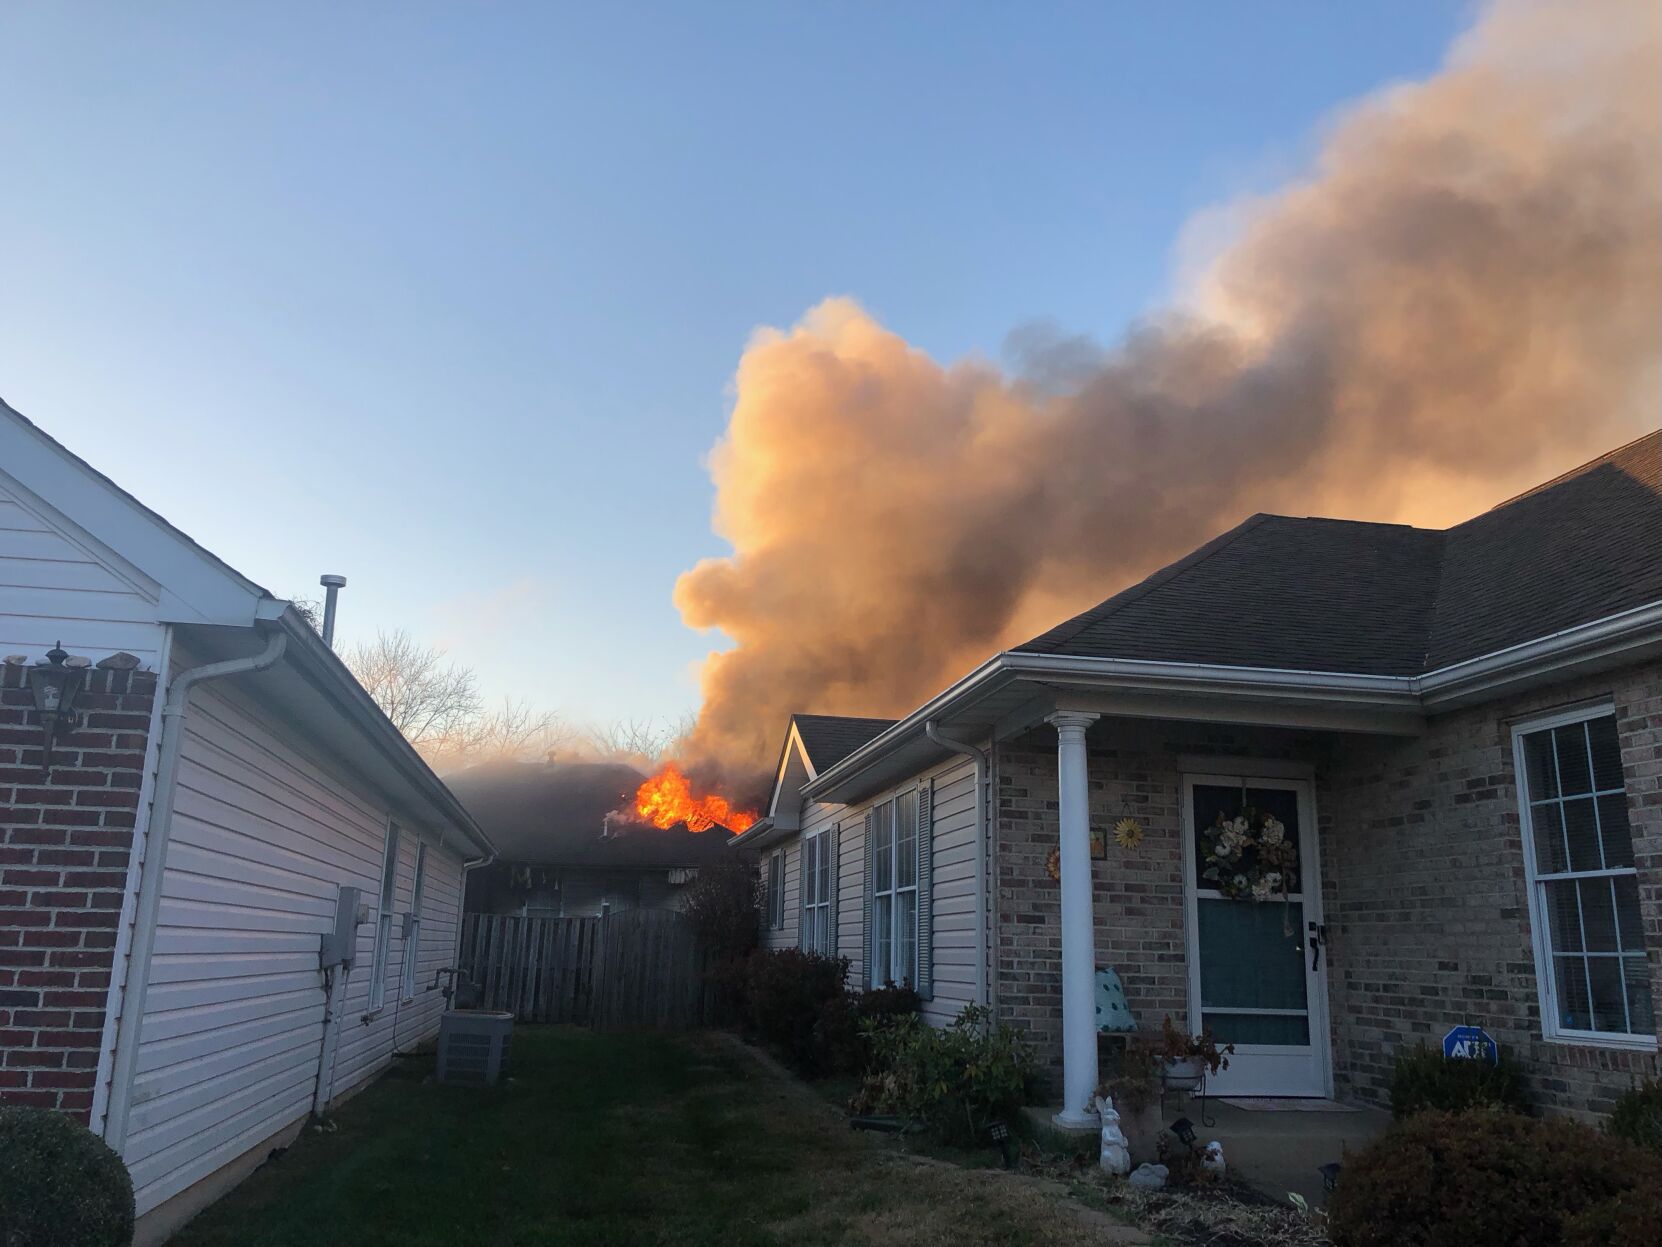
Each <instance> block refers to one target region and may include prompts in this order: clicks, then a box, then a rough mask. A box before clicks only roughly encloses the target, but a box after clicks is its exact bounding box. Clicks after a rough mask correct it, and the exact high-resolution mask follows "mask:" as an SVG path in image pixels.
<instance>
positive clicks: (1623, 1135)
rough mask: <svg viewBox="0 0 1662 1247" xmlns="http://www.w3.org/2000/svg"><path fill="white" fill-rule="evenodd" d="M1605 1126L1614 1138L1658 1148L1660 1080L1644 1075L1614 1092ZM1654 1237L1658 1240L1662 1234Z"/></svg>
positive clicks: (1661, 1136)
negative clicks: (1629, 1087)
mask: <svg viewBox="0 0 1662 1247" xmlns="http://www.w3.org/2000/svg"><path fill="white" fill-rule="evenodd" d="M1605 1129H1607V1130H1609V1131H1610V1133H1611V1134H1613V1135H1615V1136H1616V1137H1617V1138H1618V1139H1626V1140H1627V1141H1628V1142H1629V1143H1637V1144H1638V1145H1639V1146H1640V1147H1645V1148H1649V1149H1650V1150H1651V1151H1653V1152H1662V1082H1658V1081H1657V1080H1656V1079H1654V1078H1647V1079H1645V1081H1644V1082H1643V1083H1642V1084H1640V1085H1639V1086H1637V1087H1634V1088H1633V1089H1632V1090H1631V1091H1624V1092H1623V1093H1622V1094H1621V1095H1619V1096H1617V1097H1616V1107H1615V1108H1613V1109H1612V1110H1611V1111H1610V1120H1609V1122H1607V1123H1606V1125H1605ZM1657 1241H1658V1242H1662V1238H1658V1239H1657Z"/></svg>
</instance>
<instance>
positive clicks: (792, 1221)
mask: <svg viewBox="0 0 1662 1247" xmlns="http://www.w3.org/2000/svg"><path fill="white" fill-rule="evenodd" d="M410 1066H411V1068H401V1069H400V1070H398V1071H395V1072H394V1073H392V1074H390V1075H388V1076H387V1077H385V1078H383V1079H381V1080H380V1081H379V1082H377V1083H376V1084H374V1085H373V1086H371V1087H370V1088H368V1089H367V1090H365V1091H364V1092H363V1093H362V1094H360V1095H359V1096H357V1097H356V1098H354V1099H352V1100H351V1101H349V1102H348V1103H346V1104H345V1105H344V1106H342V1107H341V1109H340V1110H339V1113H338V1114H337V1116H336V1119H335V1122H336V1125H337V1127H338V1128H337V1129H336V1130H335V1131H334V1132H332V1133H327V1132H322V1133H320V1132H316V1131H311V1130H308V1131H307V1133H306V1134H305V1135H304V1136H303V1137H302V1138H301V1140H300V1141H299V1142H298V1143H296V1144H295V1146H294V1147H292V1148H290V1149H289V1151H288V1152H287V1153H286V1154H284V1155H283V1156H281V1157H279V1158H278V1159H276V1160H274V1161H272V1162H270V1163H268V1164H266V1165H265V1166H263V1167H262V1168H261V1169H260V1170H259V1171H258V1172H257V1173H255V1174H254V1176H253V1177H251V1178H249V1180H248V1181H247V1182H245V1183H243V1185H241V1186H240V1187H238V1188H237V1189H236V1190H234V1191H233V1192H231V1194H230V1195H228V1196H227V1197H226V1198H225V1199H224V1200H222V1201H220V1203H218V1204H216V1205H215V1206H214V1207H212V1208H210V1209H209V1210H208V1211H207V1212H205V1213H203V1214H202V1215H201V1216H199V1217H198V1218H197V1219H196V1220H195V1221H193V1222H191V1223H190V1225H189V1226H187V1227H186V1228H185V1230H184V1231H183V1232H182V1233H181V1234H180V1235H179V1236H178V1237H177V1238H176V1239H174V1240H173V1241H174V1243H175V1244H177V1247H290V1245H292V1247H321V1245H327V1244H342V1245H343V1247H345V1245H348V1244H350V1245H351V1247H372V1245H374V1244H399V1245H400V1247H425V1245H427V1244H434V1245H437V1244H444V1245H446V1247H451V1245H459V1244H492V1245H495V1244H504V1245H506V1244H524V1245H526V1247H530V1245H532V1244H535V1245H536V1247H553V1245H556V1244H573V1245H575V1244H583V1245H584V1247H606V1245H608V1244H658V1243H662V1244H686V1245H697V1244H711V1245H712V1247H714V1245H716V1244H720V1247H746V1245H748V1244H756V1245H758V1247H760V1245H763V1244H779V1245H780V1247H787V1245H788V1247H812V1245H814V1244H833V1243H862V1244H878V1245H882V1244H902V1243H917V1244H939V1245H940V1247H975V1245H978V1244H986V1245H988V1247H991V1245H992V1244H1012V1245H1015V1247H1021V1245H1023V1244H1035V1245H1036V1244H1040V1243H1045V1244H1051V1243H1057V1244H1073V1243H1088V1242H1101V1241H1103V1238H1102V1235H1103V1232H1104V1227H1103V1225H1102V1223H1101V1219H1100V1218H1093V1217H1092V1215H1091V1214H1089V1213H1084V1212H1082V1211H1081V1210H1080V1209H1079V1208H1078V1207H1077V1206H1075V1205H1073V1204H1071V1203H1068V1202H1067V1201H1066V1200H1064V1199H1061V1198H1060V1197H1059V1196H1058V1195H1057V1194H1056V1192H1055V1191H1054V1189H1053V1187H1054V1184H1049V1185H1047V1184H1044V1183H1038V1182H1034V1181H1031V1180H1026V1181H1024V1180H1022V1179H1019V1178H1015V1177H1013V1176H1011V1175H1007V1174H1002V1173H998V1172H994V1171H987V1170H975V1169H964V1168H959V1167H955V1166H950V1165H943V1164H940V1163H939V1162H931V1161H930V1160H928V1159H927V1158H919V1157H915V1156H911V1155H907V1154H906V1153H905V1152H903V1151H902V1150H900V1149H899V1148H898V1147H897V1146H896V1145H895V1144H894V1142H893V1141H892V1140H883V1139H878V1138H874V1137H872V1136H868V1135H862V1134H856V1133H855V1132H853V1131H850V1130H849V1129H848V1127H847V1125H846V1123H845V1122H844V1121H843V1120H842V1119H841V1117H840V1115H839V1114H837V1113H836V1112H835V1111H834V1110H832V1109H831V1108H829V1107H828V1106H827V1105H826V1103H825V1102H824V1101H823V1100H822V1099H821V1098H820V1097H818V1096H816V1095H815V1094H814V1093H813V1092H811V1091H809V1090H807V1089H806V1088H804V1087H803V1086H802V1085H801V1084H799V1083H797V1082H796V1081H795V1080H794V1079H790V1078H788V1077H786V1076H784V1075H782V1074H780V1073H779V1072H777V1071H776V1070H775V1069H774V1068H772V1067H770V1066H767V1065H764V1064H763V1063H762V1062H760V1061H759V1060H758V1059H757V1058H756V1057H755V1056H754V1055H753V1054H752V1053H749V1052H747V1051H745V1050H743V1049H742V1048H740V1047H739V1046H738V1045H737V1043H736V1041H733V1040H732V1039H730V1038H729V1037H726V1036H721V1035H697V1034H695V1035H687V1036H666V1035H658V1034H639V1033H638V1034H622V1035H595V1034H593V1033H591V1032H588V1031H585V1030H578V1029H575V1028H568V1027H523V1026H522V1027H519V1028H518V1029H517V1030H516V1032H515V1034H514V1050H513V1071H512V1072H513V1078H512V1081H511V1083H509V1084H506V1085H504V1086H501V1087H498V1088H490V1089H484V1088H465V1087H452V1086H438V1085H436V1084H434V1083H432V1082H431V1081H428V1080H427V1079H426V1075H427V1074H428V1073H430V1070H431V1063H430V1061H429V1062H424V1061H419V1060H418V1061H413V1062H411V1063H410Z"/></svg>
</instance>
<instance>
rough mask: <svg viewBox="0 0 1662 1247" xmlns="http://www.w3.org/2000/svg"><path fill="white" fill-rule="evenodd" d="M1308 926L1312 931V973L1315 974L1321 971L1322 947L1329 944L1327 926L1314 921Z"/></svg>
mask: <svg viewBox="0 0 1662 1247" xmlns="http://www.w3.org/2000/svg"><path fill="white" fill-rule="evenodd" d="M1306 925H1307V926H1308V927H1309V929H1310V973H1312V974H1314V973H1315V972H1316V971H1317V970H1319V969H1321V964H1322V945H1323V944H1325V943H1327V924H1325V923H1321V922H1314V921H1312V922H1309V923H1307V924H1306Z"/></svg>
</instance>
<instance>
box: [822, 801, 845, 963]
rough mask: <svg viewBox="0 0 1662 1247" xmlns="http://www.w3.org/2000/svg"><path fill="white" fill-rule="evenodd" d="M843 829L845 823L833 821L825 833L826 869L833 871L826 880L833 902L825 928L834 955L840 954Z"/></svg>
mask: <svg viewBox="0 0 1662 1247" xmlns="http://www.w3.org/2000/svg"><path fill="white" fill-rule="evenodd" d="M842 829H843V825H842V824H841V823H833V824H832V825H831V830H830V831H828V832H826V833H825V835H826V841H825V847H826V849H827V853H826V857H827V859H828V860H827V861H826V863H825V869H826V870H828V871H830V872H831V877H830V878H829V879H827V880H826V887H825V895H826V898H827V899H828V900H829V901H830V902H831V904H830V906H829V913H827V915H826V918H825V929H826V938H827V940H828V941H829V942H830V945H831V947H830V948H829V949H828V950H827V951H829V952H830V954H831V955H832V956H833V957H835V956H837V955H838V949H837V876H838V874H839V873H840V868H841V863H842V856H841V851H840V848H839V846H838V843H837V842H838V841H839V840H841V839H842V834H841V833H842Z"/></svg>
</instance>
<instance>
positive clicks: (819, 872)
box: [797, 831, 836, 955]
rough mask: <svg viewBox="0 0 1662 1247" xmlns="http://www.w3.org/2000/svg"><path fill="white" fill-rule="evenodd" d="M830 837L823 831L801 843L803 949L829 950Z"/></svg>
mask: <svg viewBox="0 0 1662 1247" xmlns="http://www.w3.org/2000/svg"><path fill="white" fill-rule="evenodd" d="M834 869H836V867H835V866H834V864H833V863H832V861H831V837H830V836H829V835H827V834H826V833H825V832H823V831H822V832H820V833H819V834H818V835H816V836H810V837H808V838H807V839H806V840H804V841H803V842H802V932H801V938H800V939H798V941H797V943H798V944H800V945H801V946H802V949H803V951H804V952H810V953H825V954H827V955H829V954H830V953H831V951H832V950H831V872H832V871H833V870H834Z"/></svg>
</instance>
